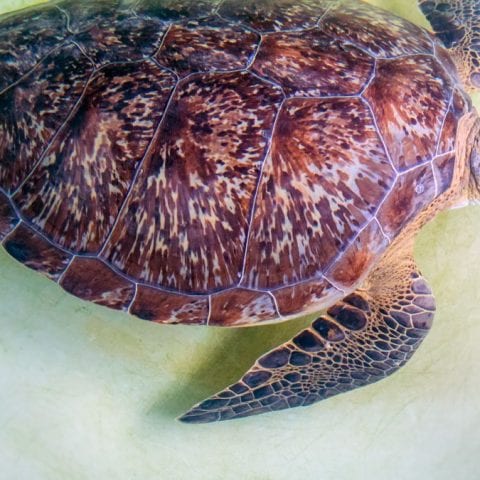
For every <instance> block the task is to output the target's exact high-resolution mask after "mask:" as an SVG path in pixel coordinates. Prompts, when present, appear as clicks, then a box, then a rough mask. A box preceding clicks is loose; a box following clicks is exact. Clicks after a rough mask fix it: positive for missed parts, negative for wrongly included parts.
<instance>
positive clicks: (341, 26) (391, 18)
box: [320, 0, 433, 57]
mask: <svg viewBox="0 0 480 480" xmlns="http://www.w3.org/2000/svg"><path fill="white" fill-rule="evenodd" d="M320 26H321V28H322V30H323V31H325V32H326V33H328V34H331V35H334V36H336V37H338V38H342V39H344V40H348V41H350V42H352V43H353V44H354V45H357V46H359V47H361V48H363V49H365V50H367V51H369V52H371V53H372V54H373V55H376V56H379V57H396V56H400V55H414V54H419V53H427V54H431V53H433V52H432V50H433V43H432V41H433V39H432V38H431V37H430V35H429V34H428V33H427V32H426V31H425V30H423V29H421V28H420V27H417V26H416V25H414V24H413V23H410V22H408V21H407V20H404V19H403V18H400V17H397V16H395V15H393V14H392V13H390V12H386V11H385V10H382V9H380V8H376V7H374V6H373V5H368V4H366V3H364V2H359V1H358V0H344V1H342V2H338V4H337V5H334V6H333V7H332V8H331V9H330V10H329V11H328V13H327V14H326V15H325V17H324V18H323V19H322V21H321V24H320Z"/></svg>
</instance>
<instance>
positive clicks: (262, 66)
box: [252, 30, 374, 97]
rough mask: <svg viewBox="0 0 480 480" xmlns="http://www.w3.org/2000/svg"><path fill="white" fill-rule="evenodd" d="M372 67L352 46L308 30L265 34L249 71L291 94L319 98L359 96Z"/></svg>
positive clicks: (363, 55) (317, 31)
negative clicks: (277, 84) (272, 81)
mask: <svg viewBox="0 0 480 480" xmlns="http://www.w3.org/2000/svg"><path fill="white" fill-rule="evenodd" d="M373 65H374V60H373V58H372V57H370V56H369V55H367V54H366V53H364V52H362V51H361V50H359V49H357V48H355V47H354V46H353V45H345V43H344V42H343V41H338V40H335V39H334V38H332V37H330V36H328V35H325V34H324V33H323V32H322V31H320V30H308V31H306V32H301V33H297V32H295V33H276V34H271V35H266V36H265V38H264V39H263V41H262V44H261V45H260V49H259V51H258V53H257V56H256V59H255V62H254V64H253V66H252V69H253V71H254V72H256V73H258V74H259V75H261V76H264V77H267V78H269V79H271V80H274V81H275V82H277V83H279V84H280V85H281V86H282V87H283V88H284V89H285V91H286V92H287V93H289V94H291V95H298V96H315V97H319V96H333V95H355V94H358V93H360V91H361V90H362V88H363V87H364V85H365V83H366V82H367V80H368V78H369V77H370V76H371V75H372V72H373ZM347 72H348V73H347Z"/></svg>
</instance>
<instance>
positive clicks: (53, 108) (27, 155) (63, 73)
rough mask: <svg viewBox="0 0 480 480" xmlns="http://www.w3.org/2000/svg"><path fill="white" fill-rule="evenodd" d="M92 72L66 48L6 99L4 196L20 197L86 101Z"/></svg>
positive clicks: (2, 106) (2, 110)
mask: <svg viewBox="0 0 480 480" xmlns="http://www.w3.org/2000/svg"><path fill="white" fill-rule="evenodd" d="M92 70H93V68H92V65H91V64H90V62H89V61H88V60H87V59H86V58H85V57H84V55H82V53H81V52H80V51H79V50H78V48H76V47H75V46H72V45H70V46H66V47H63V48H61V49H59V50H57V51H55V52H53V53H51V54H50V55H49V56H48V57H47V58H45V59H44V60H43V61H42V62H41V63H40V64H39V65H38V66H37V68H35V70H33V71H32V72H31V73H30V74H29V75H27V76H25V77H24V78H23V79H22V80H21V81H20V82H19V83H17V84H16V85H14V86H12V87H11V88H9V89H7V90H5V91H4V92H3V93H2V94H0V159H1V162H0V186H1V187H2V188H3V189H4V190H6V191H9V192H12V191H14V190H15V189H16V188H17V187H18V186H19V185H20V184H21V182H22V181H23V180H24V179H25V178H26V176H27V175H28V174H29V172H30V171H31V169H32V168H33V166H34V165H35V163H36V162H37V161H38V160H39V159H40V157H41V155H42V152H43V151H44V149H45V148H46V147H47V145H48V144H49V142H50V141H51V139H52V138H53V136H54V134H55V133H56V132H57V130H58V129H59V128H60V126H61V125H62V124H63V122H64V121H65V120H66V118H67V116H68V114H69V113H70V111H71V110H72V109H73V107H74V105H75V103H76V102H77V101H78V99H79V98H80V96H81V94H82V92H83V89H84V87H85V85H86V83H87V80H88V78H89V76H90V74H91V72H92ZM0 77H1V75H0Z"/></svg>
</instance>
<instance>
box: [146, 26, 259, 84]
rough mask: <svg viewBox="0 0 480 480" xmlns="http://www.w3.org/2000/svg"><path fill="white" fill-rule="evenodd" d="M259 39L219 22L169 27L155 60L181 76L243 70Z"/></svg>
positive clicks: (243, 30)
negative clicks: (214, 71) (210, 71)
mask: <svg viewBox="0 0 480 480" xmlns="http://www.w3.org/2000/svg"><path fill="white" fill-rule="evenodd" d="M259 43H260V36H259V35H258V34H256V33H253V32H251V31H248V30H246V29H245V28H243V27H241V26H237V25H234V24H231V23H228V22H226V21H224V20H221V19H219V18H216V17H213V18H206V19H202V20H192V21H190V22H188V23H186V24H180V25H172V27H171V28H170V29H169V30H168V33H167V35H166V36H165V38H164V40H163V42H162V46H161V48H160V50H159V51H158V53H157V54H156V56H155V58H156V59H157V60H158V62H159V63H160V64H161V65H165V66H166V67H168V68H171V69H172V70H174V71H175V72H176V73H178V74H179V75H181V76H185V75H188V74H191V73H196V72H207V71H209V70H236V69H241V68H246V67H247V65H248V62H249V59H250V57H251V56H252V55H253V54H254V53H255V51H256V49H257V46H258V44H259Z"/></svg>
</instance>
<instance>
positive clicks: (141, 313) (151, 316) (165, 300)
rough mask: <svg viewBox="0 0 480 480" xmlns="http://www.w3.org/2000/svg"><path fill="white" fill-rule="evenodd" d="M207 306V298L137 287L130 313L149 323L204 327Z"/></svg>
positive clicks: (207, 312)
mask: <svg viewBox="0 0 480 480" xmlns="http://www.w3.org/2000/svg"><path fill="white" fill-rule="evenodd" d="M208 305H209V301H208V297H207V296H202V295H196V296H192V295H180V294H178V293H173V292H166V291H161V290H158V289H157V288H151V287H148V286H145V285H139V286H138V287H137V293H136V295H135V301H134V302H133V304H132V306H131V307H130V313H131V314H132V315H136V316H137V317H139V318H141V319H143V320H148V321H151V322H158V323H183V324H189V325H204V324H206V323H207V320H208V314H209V306H208Z"/></svg>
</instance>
